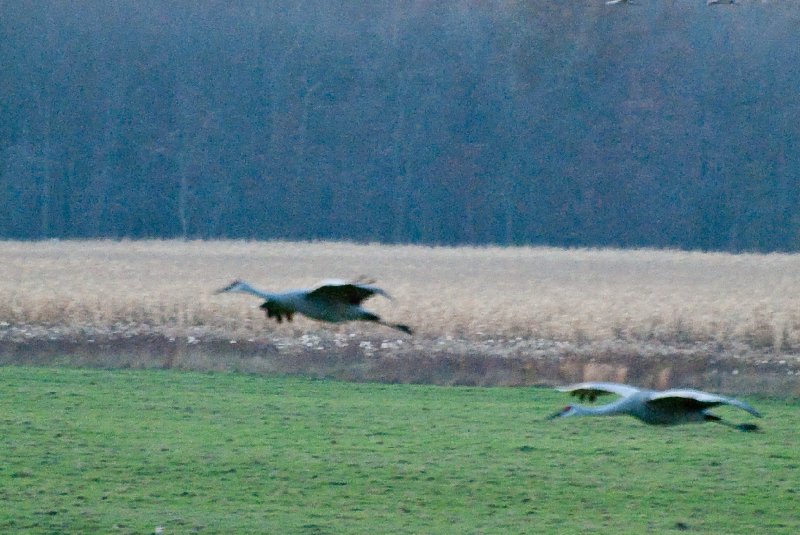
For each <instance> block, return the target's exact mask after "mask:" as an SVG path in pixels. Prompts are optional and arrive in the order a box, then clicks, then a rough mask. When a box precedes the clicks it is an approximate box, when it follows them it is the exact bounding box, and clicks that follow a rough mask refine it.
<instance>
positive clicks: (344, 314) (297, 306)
mask: <svg viewBox="0 0 800 535" xmlns="http://www.w3.org/2000/svg"><path fill="white" fill-rule="evenodd" d="M373 283H374V281H371V280H367V279H364V278H360V279H357V280H355V281H343V280H333V279H332V280H326V281H323V282H321V283H319V284H317V285H316V286H314V287H312V288H307V289H295V290H288V291H284V292H279V293H276V292H265V291H263V290H259V289H258V288H255V287H253V286H252V285H250V284H249V283H247V282H245V281H243V280H235V281H233V282H232V283H230V284H229V285H227V286H226V287H224V288H221V289H219V290H217V291H216V292H215V293H217V294H220V293H225V292H240V293H246V294H250V295H255V296H256V297H260V298H262V299H264V303H263V304H262V305H261V308H262V309H264V311H265V312H266V314H267V317H268V318H275V320H276V321H277V322H278V323H282V322H283V319H284V318H286V320H287V321H292V319H293V316H294V315H295V314H296V313H297V314H303V315H304V316H308V317H309V318H312V319H315V320H319V321H326V322H330V323H341V322H345V321H372V322H375V323H380V324H381V325H385V326H387V327H391V328H393V329H397V330H399V331H403V332H404V333H406V334H412V333H413V331H412V330H411V328H410V327H409V326H408V325H404V324H402V323H389V322H386V321H383V320H382V319H381V318H380V316H378V315H377V314H375V313H374V312H370V311H369V310H366V309H365V308H363V307H362V306H361V303H362V302H363V301H365V300H366V299H369V298H370V297H372V296H373V295H382V296H384V297H386V298H388V299H391V296H390V295H389V294H388V293H386V292H385V291H384V290H382V289H381V288H378V287H377V286H373Z"/></svg>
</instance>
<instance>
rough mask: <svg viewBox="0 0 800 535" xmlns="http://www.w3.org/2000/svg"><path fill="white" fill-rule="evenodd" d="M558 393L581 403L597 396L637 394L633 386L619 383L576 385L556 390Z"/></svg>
mask: <svg viewBox="0 0 800 535" xmlns="http://www.w3.org/2000/svg"><path fill="white" fill-rule="evenodd" d="M556 390H558V391H559V392H569V393H570V394H572V395H573V396H577V397H578V398H579V399H580V400H581V401H584V400H586V399H588V400H589V401H594V400H595V399H597V397H598V396H604V395H606V394H617V395H618V396H622V397H628V396H630V395H631V394H635V393H636V392H639V389H638V388H636V387H635V386H629V385H623V384H619V383H578V384H574V385H569V386H560V387H558V388H556Z"/></svg>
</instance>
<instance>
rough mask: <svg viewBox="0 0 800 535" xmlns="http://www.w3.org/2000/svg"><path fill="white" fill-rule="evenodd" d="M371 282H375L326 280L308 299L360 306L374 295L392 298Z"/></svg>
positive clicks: (311, 292)
mask: <svg viewBox="0 0 800 535" xmlns="http://www.w3.org/2000/svg"><path fill="white" fill-rule="evenodd" d="M362 281H363V282H362ZM370 282H374V281H367V280H365V279H363V278H359V279H358V280H356V281H350V282H349V281H343V280H335V279H331V280H326V281H323V282H321V283H319V284H318V285H317V286H316V287H315V288H314V289H312V290H311V291H310V292H309V293H308V297H309V298H310V299H319V300H323V301H337V302H340V303H348V304H351V305H360V304H361V303H362V302H363V301H364V300H365V299H368V298H370V297H372V296H373V295H382V296H384V297H386V298H388V299H391V298H392V296H390V295H389V294H388V293H386V292H385V291H384V290H382V289H381V288H378V287H377V286H373V285H372V284H370Z"/></svg>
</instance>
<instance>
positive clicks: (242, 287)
mask: <svg viewBox="0 0 800 535" xmlns="http://www.w3.org/2000/svg"><path fill="white" fill-rule="evenodd" d="M234 291H236V292H241V293H246V294H250V295H255V296H256V297H260V298H262V299H266V300H267V301H269V300H274V299H275V294H273V293H269V292H265V291H264V290H259V289H258V288H255V287H253V286H251V285H250V284H249V283H247V282H240V283H239V284H238V285H237V286H236V289H235V290H234Z"/></svg>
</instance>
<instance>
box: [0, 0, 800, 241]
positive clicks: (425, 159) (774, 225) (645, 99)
mask: <svg viewBox="0 0 800 535" xmlns="http://www.w3.org/2000/svg"><path fill="white" fill-rule="evenodd" d="M705 4H706V2H705V0H639V2H638V3H637V4H633V5H617V6H607V5H605V3H604V2H603V1H602V0H530V1H513V0H494V1H491V0H487V1H479V0H453V1H448V2H442V1H437V0H406V1H404V0H371V1H369V2H356V1H333V0H319V1H308V0H296V1H290V2H289V1H266V0H259V1H256V0H252V1H237V2H230V1H227V0H225V1H196V2H195V1H188V0H187V1H182V0H116V1H105V0H97V1H88V0H76V1H70V2H61V1H31V0H0V207H1V208H2V209H1V210H0V237H3V238H15V239H41V238H94V237H110V238H123V237H128V238H145V237H187V238H257V239H272V238H285V239H316V238H323V239H345V240H357V241H380V242H390V243H397V242H402V243H408V242H415V243H425V244H487V243H497V244H551V245H566V246H577V245H592V246H622V247H632V246H651V247H678V248H689V249H715V250H729V251H742V250H758V251H773V250H785V251H796V250H798V249H800V187H798V186H799V185H800V184H798V178H800V177H799V175H800V141H799V140H800V2H794V1H783V0H773V1H771V2H762V1H761V0H741V1H740V3H739V4H738V5H733V6H706V5H705Z"/></svg>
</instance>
